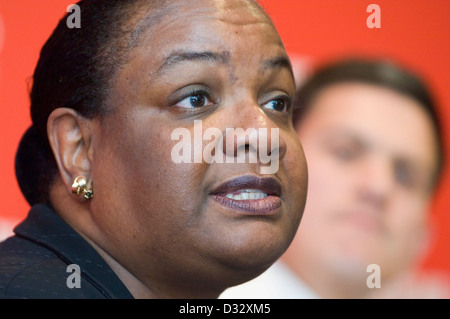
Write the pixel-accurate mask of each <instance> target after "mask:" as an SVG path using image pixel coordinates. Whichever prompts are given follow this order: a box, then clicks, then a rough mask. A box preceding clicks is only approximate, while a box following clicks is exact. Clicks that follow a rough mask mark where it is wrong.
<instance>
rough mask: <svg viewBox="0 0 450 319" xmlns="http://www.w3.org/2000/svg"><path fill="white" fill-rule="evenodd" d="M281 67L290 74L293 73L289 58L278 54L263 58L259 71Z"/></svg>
mask: <svg viewBox="0 0 450 319" xmlns="http://www.w3.org/2000/svg"><path fill="white" fill-rule="evenodd" d="M282 68H285V69H288V71H289V72H290V73H291V74H292V75H293V74H294V72H293V71H292V65H291V62H290V60H289V58H287V57H286V56H278V57H275V58H271V59H267V60H264V61H263V63H262V65H261V68H260V72H261V73H264V72H266V71H268V70H271V69H282Z"/></svg>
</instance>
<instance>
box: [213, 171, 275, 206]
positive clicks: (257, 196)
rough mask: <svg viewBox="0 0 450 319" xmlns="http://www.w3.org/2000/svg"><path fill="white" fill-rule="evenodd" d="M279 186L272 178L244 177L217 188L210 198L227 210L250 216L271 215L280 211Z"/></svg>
mask: <svg viewBox="0 0 450 319" xmlns="http://www.w3.org/2000/svg"><path fill="white" fill-rule="evenodd" d="M281 192H282V187H281V184H280V183H279V182H278V180H276V179H275V178H272V177H264V178H260V177H257V176H254V175H244V176H240V177H237V178H234V179H231V180H229V181H227V182H225V183H223V184H221V185H220V186H219V187H217V188H216V189H215V190H214V191H213V192H211V194H210V196H211V197H212V199H213V200H215V201H216V202H218V203H219V204H221V205H222V206H225V207H226V208H228V209H231V210H235V211H239V212H240V213H244V214H245V213H247V214H251V215H272V214H275V213H277V212H278V211H279V210H280V207H281V205H282V201H281V198H280V196H281Z"/></svg>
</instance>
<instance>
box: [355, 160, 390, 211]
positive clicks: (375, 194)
mask: <svg viewBox="0 0 450 319" xmlns="http://www.w3.org/2000/svg"><path fill="white" fill-rule="evenodd" d="M393 186H394V179H393V168H392V165H391V163H390V162H389V161H388V160H387V159H384V158H371V159H368V160H367V161H366V162H365V163H364V164H363V165H362V170H361V171H360V176H359V185H358V196H359V197H360V199H361V200H363V201H364V202H365V203H367V204H370V205H372V206H374V207H376V208H382V207H383V206H384V205H386V203H387V201H388V199H389V197H390V196H391V195H392V193H393V191H394V187H393Z"/></svg>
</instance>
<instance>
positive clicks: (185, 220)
mask: <svg viewBox="0 0 450 319" xmlns="http://www.w3.org/2000/svg"><path fill="white" fill-rule="evenodd" d="M140 43H141V44H140V45H139V46H138V47H136V48H134V49H133V50H132V52H131V55H130V58H129V60H128V62H126V63H125V64H124V65H123V67H122V68H121V69H120V71H118V73H117V75H116V77H115V79H114V82H113V85H112V89H111V92H110V96H109V99H108V101H107V103H108V107H110V108H111V109H112V110H113V112H112V114H109V115H107V116H106V117H104V118H103V119H102V120H101V121H100V122H99V124H98V126H97V127H96V129H95V134H94V135H93V140H92V143H93V169H92V176H91V178H92V181H93V184H94V191H95V196H94V198H93V199H92V201H91V210H92V214H93V218H94V220H95V223H96V225H97V227H98V229H99V232H98V233H97V234H91V236H95V237H96V238H95V241H96V242H97V243H98V244H99V245H100V246H101V247H102V248H103V249H104V250H106V251H107V252H108V253H109V254H110V255H111V256H112V257H114V258H115V259H116V260H117V261H118V262H119V263H121V264H122V265H123V266H124V267H125V268H127V269H128V270H129V271H130V272H132V273H133V274H134V275H135V276H136V277H137V278H138V279H140V280H141V281H143V282H144V283H146V284H148V285H150V286H151V285H153V286H152V287H150V288H151V289H154V290H155V291H157V290H158V289H161V290H163V289H164V288H162V287H167V285H172V287H176V286H177V285H179V286H180V287H181V286H183V287H187V286H189V285H192V287H194V286H193V285H198V283H199V282H200V283H201V282H203V283H204V284H206V285H211V286H215V285H216V286H217V287H220V288H225V287H227V286H229V285H231V284H236V283H240V282H242V281H243V280H248V279H250V278H252V277H253V276H256V275H257V274H258V273H260V272H262V271H263V270H265V269H266V268H267V267H269V266H270V264H271V263H273V262H274V261H275V260H276V259H277V258H278V257H279V256H280V255H281V254H282V252H283V251H284V250H285V249H286V248H287V246H288V245H289V243H290V241H291V240H292V238H293V236H294V234H295V232H296V229H297V226H298V224H299V222H300V218H301V215H302V211H303V207H304V203H305V193H306V183H307V173H306V163H305V158H304V155H303V151H302V148H301V144H300V142H299V140H298V138H297V136H296V133H295V131H294V130H293V127H292V125H291V110H290V105H289V104H290V100H291V98H292V97H293V94H294V90H295V87H294V80H293V77H292V73H291V69H290V66H289V63H288V62H287V61H288V60H287V59H288V58H287V55H286V52H285V50H284V48H283V46H282V43H281V40H280V38H279V36H278V34H277V32H276V30H275V29H274V27H273V26H272V25H271V23H270V22H269V20H268V19H267V18H266V17H265V16H264V15H263V14H262V13H261V11H260V10H259V9H257V8H256V7H255V6H254V4H248V3H246V2H242V1H227V2H226V4H225V2H224V1H202V5H199V4H198V2H196V5H195V6H187V5H184V6H183V5H180V4H178V7H177V8H174V9H173V11H172V12H171V13H170V14H167V15H165V16H164V17H162V18H161V20H160V21H159V23H157V25H155V26H153V27H152V28H151V30H149V31H146V32H145V33H144V34H142V39H141V42H140ZM194 121H196V122H195V123H197V125H195V126H194ZM197 121H201V122H197ZM199 124H201V126H200V125H199ZM212 128H214V129H216V130H215V131H214V132H216V133H217V132H221V133H222V134H223V136H224V139H223V141H224V142H225V141H226V142H225V144H226V143H228V142H229V141H231V140H232V138H230V137H229V135H227V130H226V129H227V128H228V129H231V128H233V129H237V128H242V129H244V130H247V129H255V131H256V132H259V135H258V134H256V133H255V134H256V135H258V136H259V137H261V134H262V133H261V132H265V131H266V132H267V133H268V134H267V135H268V141H267V144H269V146H270V147H271V149H270V150H271V151H272V155H273V154H277V152H278V154H279V155H278V157H279V162H278V164H277V165H278V166H277V170H276V171H273V172H271V173H270V174H265V175H264V174H262V173H261V168H262V167H264V166H266V167H267V166H268V165H269V164H262V163H261V161H259V160H258V161H257V162H256V163H255V162H251V161H250V160H249V159H248V158H247V159H246V160H245V161H244V163H237V161H236V160H235V161H232V162H231V163H230V159H232V158H233V156H235V155H236V153H235V152H228V151H227V150H229V146H225V147H224V150H223V152H222V151H221V150H220V148H215V149H214V151H215V153H214V151H213V152H211V147H212V146H217V145H218V143H219V142H220V140H221V139H220V136H219V137H217V138H211V139H210V140H208V139H206V138H205V137H203V139H202V136H200V137H199V133H200V135H202V134H203V133H205V131H206V130H207V129H212ZM275 129H278V137H279V138H278V139H277V138H276V137H277V136H276V134H275V135H271V133H273V132H276V130H275ZM180 131H181V132H189V134H190V137H191V139H188V138H187V135H186V134H185V136H184V138H185V139H183V140H182V139H181V137H179V136H178V135H177V134H175V135H173V133H174V132H180ZM249 132H250V131H249ZM256 135H255V136H256ZM174 136H175V137H174ZM199 138H200V140H199ZM249 140H251V138H250V137H249V136H248V138H247V142H248V141H249ZM181 141H183V143H184V144H183V145H184V147H185V148H183V150H184V151H185V153H184V154H182V153H183V152H182V151H180V152H178V151H179V149H177V148H176V147H177V145H178V146H180V145H181V144H180V142H181ZM247 142H243V141H241V142H240V143H241V144H239V142H237V144H236V145H235V146H236V148H241V149H244V150H246V152H248V153H251V152H256V150H257V144H254V145H246V143H247ZM250 144H251V143H250ZM208 145H209V147H210V148H208V152H205V154H211V153H212V154H213V155H215V156H216V159H219V158H222V159H225V160H223V163H220V160H217V161H215V162H214V161H213V162H211V161H210V160H206V158H205V157H208V156H207V155H204V156H203V157H202V156H201V155H200V161H199V160H198V159H199V157H196V156H198V154H202V153H198V150H199V149H200V148H201V150H202V151H205V148H207V147H208ZM226 145H228V144H226ZM174 150H177V152H175V151H174ZM258 151H260V149H259V150H258ZM189 152H191V153H189ZM196 152H197V153H196ZM221 152H222V153H221ZM186 153H187V155H192V157H191V156H188V157H189V158H191V161H190V162H189V161H187V162H186V161H185V162H181V163H179V160H177V159H176V156H175V158H174V154H182V155H184V156H185V155H186ZM194 153H196V154H197V155H195V154H194ZM233 154H234V155H233ZM222 155H223V156H222ZM266 155H267V153H266ZM194 157H195V158H194ZM278 157H277V158H278ZM186 158H187V157H185V159H186ZM226 159H228V161H227V160H226ZM272 159H273V157H272ZM274 167H276V166H274ZM249 190H252V191H249ZM248 192H250V193H253V194H246V195H242V194H243V193H248ZM250 198H253V199H250ZM231 278H232V279H231ZM180 289H181V288H180Z"/></svg>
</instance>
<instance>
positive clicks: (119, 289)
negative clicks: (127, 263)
mask: <svg viewBox="0 0 450 319" xmlns="http://www.w3.org/2000/svg"><path fill="white" fill-rule="evenodd" d="M14 232H15V233H16V235H17V236H20V237H23V238H26V239H28V240H30V241H32V242H34V243H36V244H38V245H40V246H43V247H46V248H47V249H49V250H51V251H52V252H53V253H55V254H56V255H57V256H58V257H60V258H61V259H62V260H64V261H65V262H66V263H67V264H77V265H78V266H80V269H81V273H82V276H83V277H84V278H86V280H88V281H89V282H90V283H91V284H93V285H94V286H95V287H97V289H98V290H99V291H101V292H102V293H103V294H104V295H105V297H107V298H117V299H130V298H133V296H132V295H131V293H130V292H129V291H128V289H127V288H126V287H125V285H124V284H123V283H122V282H121V281H120V279H119V278H118V277H117V275H116V274H115V273H114V272H113V271H112V269H111V268H110V267H109V266H108V264H107V263H106V262H105V261H104V260H103V258H101V257H100V255H99V254H98V253H97V252H96V251H95V249H94V248H93V247H92V246H91V245H89V244H88V242H87V241H86V240H84V239H83V238H82V237H81V236H80V235H79V234H78V233H77V232H75V230H73V229H72V228H71V227H70V226H69V225H68V224H67V223H66V222H65V221H63V219H62V218H61V217H59V216H58V215H57V214H56V213H55V212H54V211H53V210H52V209H51V208H50V207H49V206H46V205H43V204H38V205H35V206H33V207H32V208H31V210H30V212H29V213H28V216H27V218H26V219H25V220H24V221H23V222H22V223H20V224H19V225H18V226H17V227H16V228H15V229H14Z"/></svg>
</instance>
